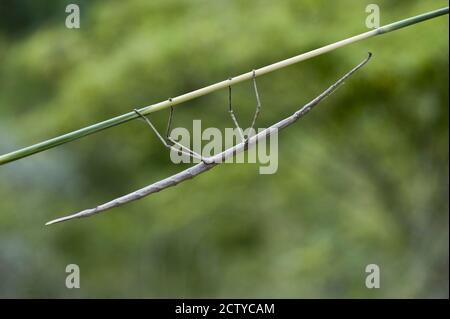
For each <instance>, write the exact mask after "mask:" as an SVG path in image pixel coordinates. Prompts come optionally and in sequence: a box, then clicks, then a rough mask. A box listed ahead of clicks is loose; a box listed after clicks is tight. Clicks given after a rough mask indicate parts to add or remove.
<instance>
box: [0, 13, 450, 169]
mask: <svg viewBox="0 0 450 319" xmlns="http://www.w3.org/2000/svg"><path fill="white" fill-rule="evenodd" d="M448 12H449V8H448V7H446V8H441V9H438V10H435V11H430V12H427V13H424V14H421V15H417V16H414V17H411V18H407V19H404V20H400V21H397V22H394V23H391V24H388V25H385V26H382V27H379V28H377V29H374V30H371V31H368V32H364V33H361V34H358V35H356V36H353V37H350V38H347V39H344V40H341V41H338V42H335V43H332V44H329V45H326V46H324V47H321V48H318V49H315V50H312V51H309V52H306V53H303V54H300V55H297V56H294V57H292V58H289V59H286V60H283V61H279V62H276V63H273V64H270V65H268V66H265V67H262V68H259V69H257V70H254V71H253V70H252V71H250V72H247V73H244V74H241V75H239V76H236V77H234V78H230V79H227V80H224V81H221V82H218V83H215V84H212V85H209V86H206V87H204V88H201V89H198V90H195V91H192V92H189V93H186V94H183V95H180V96H177V97H174V98H171V99H168V100H165V101H162V102H159V103H156V104H152V105H149V106H146V107H143V108H141V109H139V112H140V113H141V114H144V115H145V114H149V113H152V112H156V111H160V110H163V109H166V108H168V107H170V106H175V105H178V104H180V103H183V102H186V101H189V100H192V99H195V98H197V97H200V96H204V95H206V94H209V93H212V92H214V91H217V90H220V89H223V88H226V87H228V86H230V85H234V84H237V83H240V82H243V81H246V80H250V79H252V78H253V74H254V73H255V76H260V75H263V74H266V73H270V72H273V71H276V70H279V69H281V68H284V67H287V66H289V65H292V64H295V63H298V62H301V61H305V60H307V59H310V58H313V57H316V56H318V55H321V54H324V53H327V52H330V51H333V50H336V49H338V48H341V47H343V46H346V45H348V44H351V43H354V42H358V41H361V40H364V39H367V38H370V37H373V36H376V35H381V34H385V33H388V32H391V31H394V30H398V29H401V28H404V27H407V26H410V25H413V24H416V23H419V22H422V21H425V20H429V19H433V18H436V17H438V16H441V15H444V14H448ZM137 117H138V115H137V114H136V112H133V111H131V112H128V113H126V114H122V115H119V116H117V117H114V118H111V119H109V120H106V121H103V122H99V123H96V124H93V125H90V126H87V127H84V128H81V129H79V130H76V131H73V132H70V133H67V134H64V135H61V136H58V137H55V138H52V139H49V140H46V141H43V142H40V143H37V144H34V145H31V146H28V147H25V148H22V149H19V150H17V151H13V152H11V153H7V154H4V155H1V156H0V165H3V164H6V163H9V162H12V161H16V160H18V159H20V158H23V157H26V156H30V155H32V154H36V153H39V152H42V151H45V150H48V149H50V148H53V147H55V146H58V145H61V144H65V143H68V142H70V141H73V140H76V139H79V138H81V137H83V136H86V135H90V134H93V133H96V132H99V131H102V130H105V129H107V128H110V127H113V126H116V125H119V124H122V123H125V122H128V121H130V120H132V119H135V118H137Z"/></svg>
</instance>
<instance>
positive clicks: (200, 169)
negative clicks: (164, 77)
mask: <svg viewBox="0 0 450 319" xmlns="http://www.w3.org/2000/svg"><path fill="white" fill-rule="evenodd" d="M370 57H371V53H369V56H368V57H367V58H366V59H365V60H364V61H362V62H361V63H359V64H358V65H357V66H355V67H354V68H353V69H352V70H350V71H349V72H348V73H346V74H345V75H344V76H343V77H341V78H340V79H339V80H338V81H336V83H334V84H333V85H332V86H330V87H329V88H328V89H326V90H325V91H324V92H322V93H321V94H320V95H319V96H317V97H316V98H315V99H313V100H312V101H310V102H309V103H307V104H306V105H304V106H303V107H302V108H300V109H299V110H298V111H297V112H295V113H294V114H292V115H291V116H289V117H287V118H285V119H283V120H281V121H279V122H278V123H276V124H274V125H272V126H270V127H269V128H267V129H265V130H263V131H261V132H260V133H258V134H256V135H253V136H251V137H250V138H248V140H245V141H242V142H241V143H239V144H237V145H235V146H233V147H230V148H229V149H227V150H225V151H224V152H222V153H219V154H217V155H214V156H211V157H207V158H204V160H203V161H202V162H200V163H198V164H196V165H194V166H192V167H190V168H188V169H186V170H184V171H182V172H179V173H177V174H175V175H172V176H170V177H167V178H165V179H162V180H160V181H158V182H156V183H153V184H151V185H148V186H146V187H144V188H141V189H139V190H137V191H134V192H132V193H129V194H127V195H124V196H122V197H119V198H116V199H114V200H112V201H109V202H107V203H105V204H102V205H99V206H97V207H95V208H90V209H86V210H83V211H81V212H79V213H76V214H73V215H69V216H65V217H61V218H58V219H55V220H52V221H49V222H48V223H46V225H51V224H55V223H59V222H63V221H67V220H70V219H74V218H82V217H88V216H92V215H94V214H97V213H100V212H104V211H106V210H109V209H111V208H114V207H118V206H121V205H123V204H126V203H129V202H132V201H135V200H138V199H141V198H143V197H145V196H148V195H150V194H153V193H156V192H159V191H161V190H164V189H166V188H169V187H172V186H175V185H177V184H179V183H181V182H184V181H186V180H188V179H191V178H194V177H196V176H198V175H200V174H201V173H204V172H206V171H208V170H210V169H211V168H213V167H215V166H216V165H219V164H220V163H223V162H224V161H225V160H227V159H228V158H231V157H233V156H234V155H236V154H239V153H241V152H243V151H245V150H246V149H248V148H250V147H252V146H254V145H255V144H257V143H258V142H259V141H261V140H263V139H265V138H266V137H268V136H270V135H271V134H276V133H277V132H278V131H279V130H281V129H283V128H285V127H288V126H290V125H292V124H293V123H295V122H297V121H298V119H300V118H301V117H303V116H304V115H306V114H307V113H308V112H309V111H310V110H311V109H312V108H313V107H314V106H316V105H317V104H319V103H320V102H321V101H322V100H323V99H325V98H326V97H327V96H329V95H330V94H331V93H333V92H334V91H335V90H336V89H337V88H338V87H339V86H340V85H341V84H343V83H344V81H345V80H346V79H347V78H348V77H350V76H351V75H352V74H353V73H355V72H356V71H357V70H358V69H360V68H361V67H362V66H363V65H364V64H366V63H367V62H368V61H369V59H370ZM258 103H259V101H258Z"/></svg>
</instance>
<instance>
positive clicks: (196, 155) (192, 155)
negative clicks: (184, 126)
mask: <svg viewBox="0 0 450 319" xmlns="http://www.w3.org/2000/svg"><path fill="white" fill-rule="evenodd" d="M168 140H169V141H170V142H172V143H173V144H175V145H178V146H179V147H180V148H182V149H183V150H185V151H186V152H189V153H190V154H191V157H194V158H196V159H199V160H203V157H202V156H201V155H200V154H198V153H197V152H194V151H193V150H191V149H190V148H188V147H186V146H184V145H183V144H181V143H178V142H177V141H175V140H174V139H173V138H171V137H170V136H169V137H168Z"/></svg>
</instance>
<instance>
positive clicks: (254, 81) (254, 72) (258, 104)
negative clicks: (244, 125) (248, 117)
mask: <svg viewBox="0 0 450 319" xmlns="http://www.w3.org/2000/svg"><path fill="white" fill-rule="evenodd" d="M253 89H254V90H255V95H256V110H255V115H254V116H253V121H252V125H251V126H250V129H251V131H253V130H254V128H255V124H256V120H257V119H258V116H259V113H260V111H261V100H260V99H259V93H258V87H257V86H256V71H255V70H253Z"/></svg>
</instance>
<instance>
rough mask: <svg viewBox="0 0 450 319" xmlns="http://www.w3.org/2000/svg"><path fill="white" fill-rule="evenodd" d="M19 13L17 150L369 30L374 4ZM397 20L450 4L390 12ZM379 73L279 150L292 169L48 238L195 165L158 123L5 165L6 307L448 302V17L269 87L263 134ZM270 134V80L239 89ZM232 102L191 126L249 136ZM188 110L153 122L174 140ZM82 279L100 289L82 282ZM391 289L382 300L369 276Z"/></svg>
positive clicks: (22, 5) (282, 166) (5, 43)
mask: <svg viewBox="0 0 450 319" xmlns="http://www.w3.org/2000/svg"><path fill="white" fill-rule="evenodd" d="M73 2H74V3H77V4H79V5H80V9H81V28H80V29H78V30H77V29H67V28H66V27H65V19H66V16H67V14H66V13H65V6H66V5H67V4H68V3H69V2H68V1H39V2H37V1H32V0H20V1H18V0H15V1H12V0H2V2H1V4H0V153H1V154H3V153H7V152H10V151H13V150H15V149H18V148H21V147H24V146H27V145H30V144H33V143H35V142H39V141H41V140H44V139H47V138H50V137H54V136H56V135H59V134H62V133H65V132H68V131H71V130H74V129H77V128H80V127H84V126H86V125H89V124H92V123H95V122H98V121H101V120H104V119H106V118H110V117H113V116H115V115H118V114H122V113H125V112H128V111H130V110H132V109H133V108H135V107H140V106H145V105H149V104H152V103H154V102H158V101H160V100H164V99H167V98H168V97H171V96H176V95H178V94H181V93H185V92H188V91H190V90H192V89H196V88H199V87H202V86H205V85H207V84H211V83H214V82H216V81H219V80H222V79H224V78H227V77H229V76H234V75H237V74H240V73H243V72H245V71H249V70H251V69H254V68H257V67H261V66H264V65H266V64H270V63H273V62H275V61H278V60H280V59H284V58H287V57H290V56H293V55H296V54H299V53H301V52H305V51H307V50H310V49H313V48H316V47H319V46H322V45H324V44H328V43H331V42H334V41H337V40H340V39H343V38H345V37H348V36H351V35H354V34H357V33H360V32H364V31H367V28H366V26H365V19H366V16H367V13H366V12H365V8H366V5H367V4H369V3H373V1H371V0H370V1H359V0H358V1H356V0H345V1H326V0H322V1H317V0H305V1H262V0H261V1H256V0H255V1H245V2H244V1H223V0H222V1H187V0H186V1H167V0H158V1H156V0H153V1H144V0H133V1H108V2H104V1H81V0H78V1H73ZM376 3H377V4H378V5H379V6H380V8H381V23H382V24H386V23H390V22H393V21H395V20H398V19H401V18H405V17H408V16H412V15H416V14H419V13H422V12H425V11H429V10H433V9H437V8H440V7H443V6H447V5H448V2H447V1H437V0H436V1H418V0H417V1H402V2H400V1H388V0H385V1H377V2H376ZM368 51H371V52H373V53H374V58H373V60H372V61H371V62H370V63H369V64H368V65H367V66H366V67H365V68H364V69H363V70H361V72H359V73H358V74H357V75H355V76H354V77H353V78H351V79H350V80H349V81H348V82H347V83H346V85H345V86H344V87H342V88H341V89H339V90H338V91H337V92H336V93H335V94H334V95H333V96H332V97H330V98H329V99H327V100H326V101H325V102H324V103H323V104H321V105H320V106H319V107H318V108H317V109H315V110H314V111H313V112H312V113H310V114H309V115H308V116H307V117H306V118H304V119H303V120H302V121H301V122H299V123H298V124H296V125H295V126H292V127H290V128H289V129H287V130H286V131H283V132H281V133H280V135H279V168H278V171H277V173H276V174H274V175H259V173H258V167H259V166H258V164H239V165H222V166H219V167H217V168H215V169H214V170H212V171H210V172H209V173H207V174H204V175H202V176H201V177H199V178H197V179H195V180H192V181H189V182H186V183H183V184H181V185H179V186H177V187H175V188H171V189H168V190H165V191H164V192H161V193H158V194H155V195H152V196H151V197H148V198H146V199H144V200H141V201H138V202H135V203H132V204H130V205H127V206H124V207H121V208H118V209H115V210H113V211H111V212H108V213H106V214H103V215H99V216H95V217H92V218H88V219H82V220H76V221H73V222H69V223H65V224H59V225H55V226H53V227H45V226H44V223H45V222H46V221H48V220H50V219H53V218H56V217H59V216H62V215H65V214H69V213H73V212H76V211H79V210H82V209H85V208H88V207H93V206H95V205H97V204H100V203H102V202H104V201H107V200H110V199H112V198H115V197H117V196H119V195H122V194H125V193H127V192H129V191H132V190H135V189H137V188H140V187H142V186H144V185H147V184H149V183H151V182H154V181H157V180H158V179H161V178H163V177H166V176H168V175H171V174H173V173H175V172H178V171H180V170H182V169H183V168H185V167H187V166H186V165H174V164H172V163H171V162H170V159H169V154H168V152H167V150H166V149H165V148H163V147H162V145H161V144H160V143H159V141H158V140H157V138H156V137H155V136H153V135H152V133H151V132H150V131H149V130H148V128H147V127H146V126H145V124H143V123H142V122H141V121H132V122H129V123H127V124H125V125H121V126H118V127H115V128H112V129H109V130H106V131H103V132H101V133H98V134H95V135H92V136H90V137H86V138H83V139H81V140H78V141H76V142H72V143H70V144H66V145H64V146H61V147H58V148H55V149H52V150H49V151H47V152H43V153H40V154H37V155H35V156H32V157H28V158H25V159H22V160H20V161H17V162H14V163H9V164H6V165H4V166H2V167H0V296H1V297H6V298H9V297H44V298H49V297H68V298H72V297H76V298H78V297H89V298H94V297H136V298H141V297H150V298H156V297H277V298H279V297H286V298H333V297H340V298H378V297H383V298H394V297H395V298H417V297H424V298H431V297H437V298H444V297H445V298H448V296H449V277H448V266H449V265H448V253H449V246H448V243H449V233H448V230H449V220H448V214H449V197H448V191H449V189H448V188H449V185H448V174H449V172H448V164H449V160H448V153H449V152H448V151H449V147H448V142H449V141H448V137H449V131H448V127H449V126H448V124H449V123H448V82H449V81H448V80H449V79H448V74H449V73H448V16H445V17H440V18H438V19H435V20H433V21H427V22H425V23H421V24H419V25H415V26H412V27H409V28H406V29H402V30H399V31H396V32H394V33H391V34H387V35H384V36H382V37H376V38H372V39H369V40H366V41H364V42H361V43H358V44H353V45H351V46H348V47H345V48H341V49H339V50H338V51H335V52H332V53H329V54H326V55H324V56H321V57H317V58H315V59H313V60H308V61H306V62H303V63H301V64H298V65H295V66H291V67H289V68H286V69H283V70H280V71H277V72H275V73H272V74H269V75H265V76H263V77H260V78H258V86H259V91H260V95H261V99H262V103H263V111H262V114H261V117H260V120H259V126H260V127H267V126H268V125H270V124H272V123H273V122H275V121H277V120H279V119H281V118H283V117H286V116H287V115H289V114H291V113H292V112H293V111H294V110H296V109H297V108H298V107H299V106H301V105H303V104H304V103H305V102H307V101H308V100H309V99H310V98H312V97H314V96H316V95H317V94H318V93H320V92H321V91H322V90H323V89H324V88H326V87H327V86H328V85H330V84H331V83H332V82H333V81H335V80H336V79H337V78H338V77H339V76H341V75H342V74H343V73H344V72H346V71H347V70H348V69H350V68H351V67H352V66H354V65H355V64H356V63H358V62H359V61H360V60H362V59H363V58H364V57H365V56H366V54H367V52H368ZM233 92H234V95H233V98H234V101H235V102H236V112H237V114H238V117H239V119H240V121H241V122H243V123H246V122H248V121H250V119H251V116H252V112H253V110H254V106H255V99H254V94H253V91H252V86H251V82H246V83H242V84H240V85H237V86H236V87H235V88H234V91H233ZM226 103H227V90H222V91H219V92H216V93H214V94H211V95H208V96H205V97H202V98H199V99H196V100H194V101H191V102H189V103H185V104H184V105H182V106H179V107H177V109H176V111H175V126H183V127H187V128H190V129H192V120H193V119H202V120H203V123H202V124H203V126H204V127H207V126H215V127H219V128H225V127H231V125H232V123H231V121H230V119H229V117H228V114H227V106H226V105H227V104H226ZM167 116H168V112H167V111H163V112H159V113H157V114H154V115H152V119H153V120H154V122H155V123H156V125H157V126H158V127H159V128H160V129H161V130H162V129H163V128H164V125H165V124H166V121H167ZM71 263H75V264H78V265H79V266H80V268H81V289H72V290H69V289H67V288H66V287H65V278H66V275H67V274H66V273H65V267H66V265H67V264H71ZM371 263H375V264H378V265H379V266H380V268H381V288H380V289H372V290H369V289H367V288H366V287H365V284H364V283H365V277H366V273H365V271H364V270H365V267H366V265H368V264H371Z"/></svg>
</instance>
